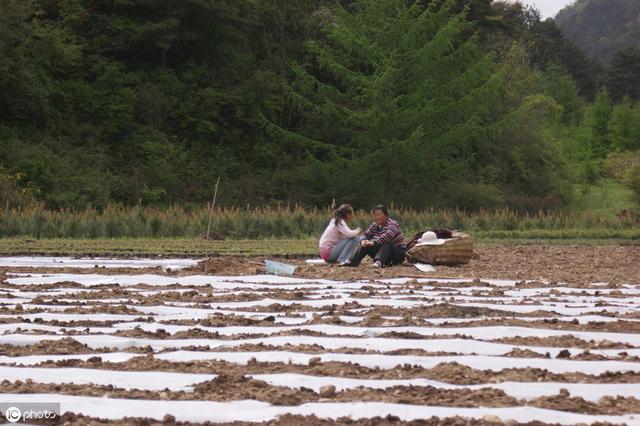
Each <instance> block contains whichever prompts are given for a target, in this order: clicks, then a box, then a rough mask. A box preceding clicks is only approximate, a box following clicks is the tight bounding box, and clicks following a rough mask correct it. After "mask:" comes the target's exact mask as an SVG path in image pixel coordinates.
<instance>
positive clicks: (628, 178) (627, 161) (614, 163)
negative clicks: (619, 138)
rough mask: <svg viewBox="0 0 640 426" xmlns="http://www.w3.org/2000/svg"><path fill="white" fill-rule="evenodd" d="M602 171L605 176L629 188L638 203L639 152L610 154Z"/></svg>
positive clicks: (639, 178) (639, 180) (639, 191)
mask: <svg viewBox="0 0 640 426" xmlns="http://www.w3.org/2000/svg"><path fill="white" fill-rule="evenodd" d="M603 169H604V172H605V173H606V175H607V176H609V177H611V178H614V179H615V180H617V181H618V182H621V183H623V184H625V185H626V186H627V187H628V188H630V189H631V190H632V191H633V192H634V193H635V194H636V197H637V198H638V200H639V201H640V151H622V152H612V153H611V154H609V156H608V157H607V159H606V161H605V163H604V166H603Z"/></svg>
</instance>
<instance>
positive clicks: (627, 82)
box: [607, 47, 640, 101]
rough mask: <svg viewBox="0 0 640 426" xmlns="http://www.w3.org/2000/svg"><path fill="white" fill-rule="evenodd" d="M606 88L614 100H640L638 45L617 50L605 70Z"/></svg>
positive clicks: (639, 52)
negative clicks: (626, 97)
mask: <svg viewBox="0 0 640 426" xmlns="http://www.w3.org/2000/svg"><path fill="white" fill-rule="evenodd" d="M607 88H608V90H609V93H610V95H611V97H612V99H613V100H614V101H620V100H621V99H622V98H624V97H625V96H628V97H629V98H631V99H632V100H634V101H639V100H640V47H630V48H628V49H623V50H620V51H618V52H617V53H616V54H615V55H614V56H613V59H612V60H611V65H610V66H609V68H608V70H607Z"/></svg>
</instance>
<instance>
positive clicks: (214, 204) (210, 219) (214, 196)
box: [204, 176, 220, 274]
mask: <svg viewBox="0 0 640 426" xmlns="http://www.w3.org/2000/svg"><path fill="white" fill-rule="evenodd" d="M219 185H220V176H218V180H217V181H216V186H215V189H214V190H213V200H212V201H211V208H210V209H209V222H208V223H207V242H208V241H209V238H210V236H211V221H212V220H213V211H214V210H215V208H216V200H217V199H218V186H219ZM208 263H209V244H206V250H205V259H204V273H205V274H206V273H207V269H208V266H207V265H208Z"/></svg>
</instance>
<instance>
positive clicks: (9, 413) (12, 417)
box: [4, 407, 22, 423]
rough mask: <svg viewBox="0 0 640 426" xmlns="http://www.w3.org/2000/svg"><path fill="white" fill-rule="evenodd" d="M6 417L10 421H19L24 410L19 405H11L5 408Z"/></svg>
mask: <svg viewBox="0 0 640 426" xmlns="http://www.w3.org/2000/svg"><path fill="white" fill-rule="evenodd" d="M4 417H5V419H7V421H8V422H9V423H17V422H19V421H20V419H21V418H22V411H20V409H19V408H18V407H9V408H7V409H6V410H5V412H4Z"/></svg>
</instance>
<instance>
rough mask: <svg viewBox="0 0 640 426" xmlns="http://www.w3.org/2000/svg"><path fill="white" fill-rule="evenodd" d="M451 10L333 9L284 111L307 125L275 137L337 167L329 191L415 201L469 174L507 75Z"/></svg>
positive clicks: (398, 3) (369, 5) (401, 4)
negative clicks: (289, 108)
mask: <svg viewBox="0 0 640 426" xmlns="http://www.w3.org/2000/svg"><path fill="white" fill-rule="evenodd" d="M455 3H456V2H455V1H451V0H449V1H446V2H445V3H444V4H442V6H437V5H435V4H432V5H430V6H429V7H427V8H425V7H423V6H421V5H419V4H418V3H414V4H411V5H407V2H405V1H402V0H393V1H384V2H381V1H377V0H364V1H361V2H358V3H356V4H355V6H354V8H353V9H352V10H346V9H344V8H338V9H337V12H336V15H335V20H334V22H333V23H331V24H330V25H328V26H327V30H326V39H325V40H323V41H314V42H311V43H310V44H309V49H310V52H311V53H312V59H311V60H310V61H309V62H308V63H307V64H305V65H304V66H296V67H295V68H294V72H295V75H296V78H295V81H294V82H293V84H292V86H291V91H290V102H291V104H292V105H294V109H296V110H297V111H299V112H301V113H300V120H301V121H304V123H305V124H308V123H309V122H310V121H315V126H314V127H312V129H313V131H312V132H306V133H304V134H303V133H302V132H295V131H292V130H291V129H288V130H286V131H285V130H282V129H280V130H279V131H280V134H281V135H282V136H284V137H286V138H288V139H289V140H292V141H296V142H295V143H297V144H298V145H297V146H299V147H302V148H303V149H306V152H307V153H309V154H311V155H312V156H313V158H314V159H316V160H322V159H332V160H333V161H331V162H329V161H327V163H328V164H329V163H331V164H334V165H335V164H339V166H338V167H336V168H334V169H332V173H335V175H334V176H333V179H334V181H337V182H343V184H341V183H335V184H334V185H333V188H334V191H336V192H338V191H340V192H342V193H343V194H344V193H346V194H350V195H352V196H356V197H358V198H359V199H366V200H367V201H370V200H374V199H378V200H379V199H384V200H386V201H391V200H394V201H399V202H403V201H405V202H406V201H411V202H415V201H416V198H417V197H420V198H422V199H423V200H428V199H429V197H430V196H435V195H436V194H438V191H439V190H440V191H442V188H443V187H444V185H445V184H446V183H449V182H451V181H455V180H457V179H459V178H460V177H461V176H463V175H468V174H469V170H470V169H471V167H472V163H473V161H474V157H475V156H476V155H478V154H480V155H481V153H479V151H481V150H482V149H483V147H484V146H485V145H486V143H487V140H489V139H491V135H492V132H494V131H495V129H494V124H491V122H493V123H495V121H496V120H492V118H493V117H492V114H495V112H496V108H497V104H498V103H499V99H500V87H501V86H502V84H503V82H504V79H505V74H506V72H505V71H504V70H500V69H498V70H496V67H495V63H494V58H493V56H492V55H487V54H484V53H483V52H482V51H481V49H480V48H479V47H478V43H477V37H476V36H475V35H474V31H473V27H472V25H471V24H470V23H469V22H468V21H467V20H466V18H465V13H466V11H464V12H462V13H458V14H456V13H455V12H454V11H453V10H454V7H455ZM273 127H275V126H272V128H273ZM306 127H307V128H310V126H308V125H307V126H306ZM293 130H295V129H293ZM329 167H330V166H329ZM329 175H331V173H330V174H329ZM344 182H348V184H344ZM330 195H335V194H330Z"/></svg>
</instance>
